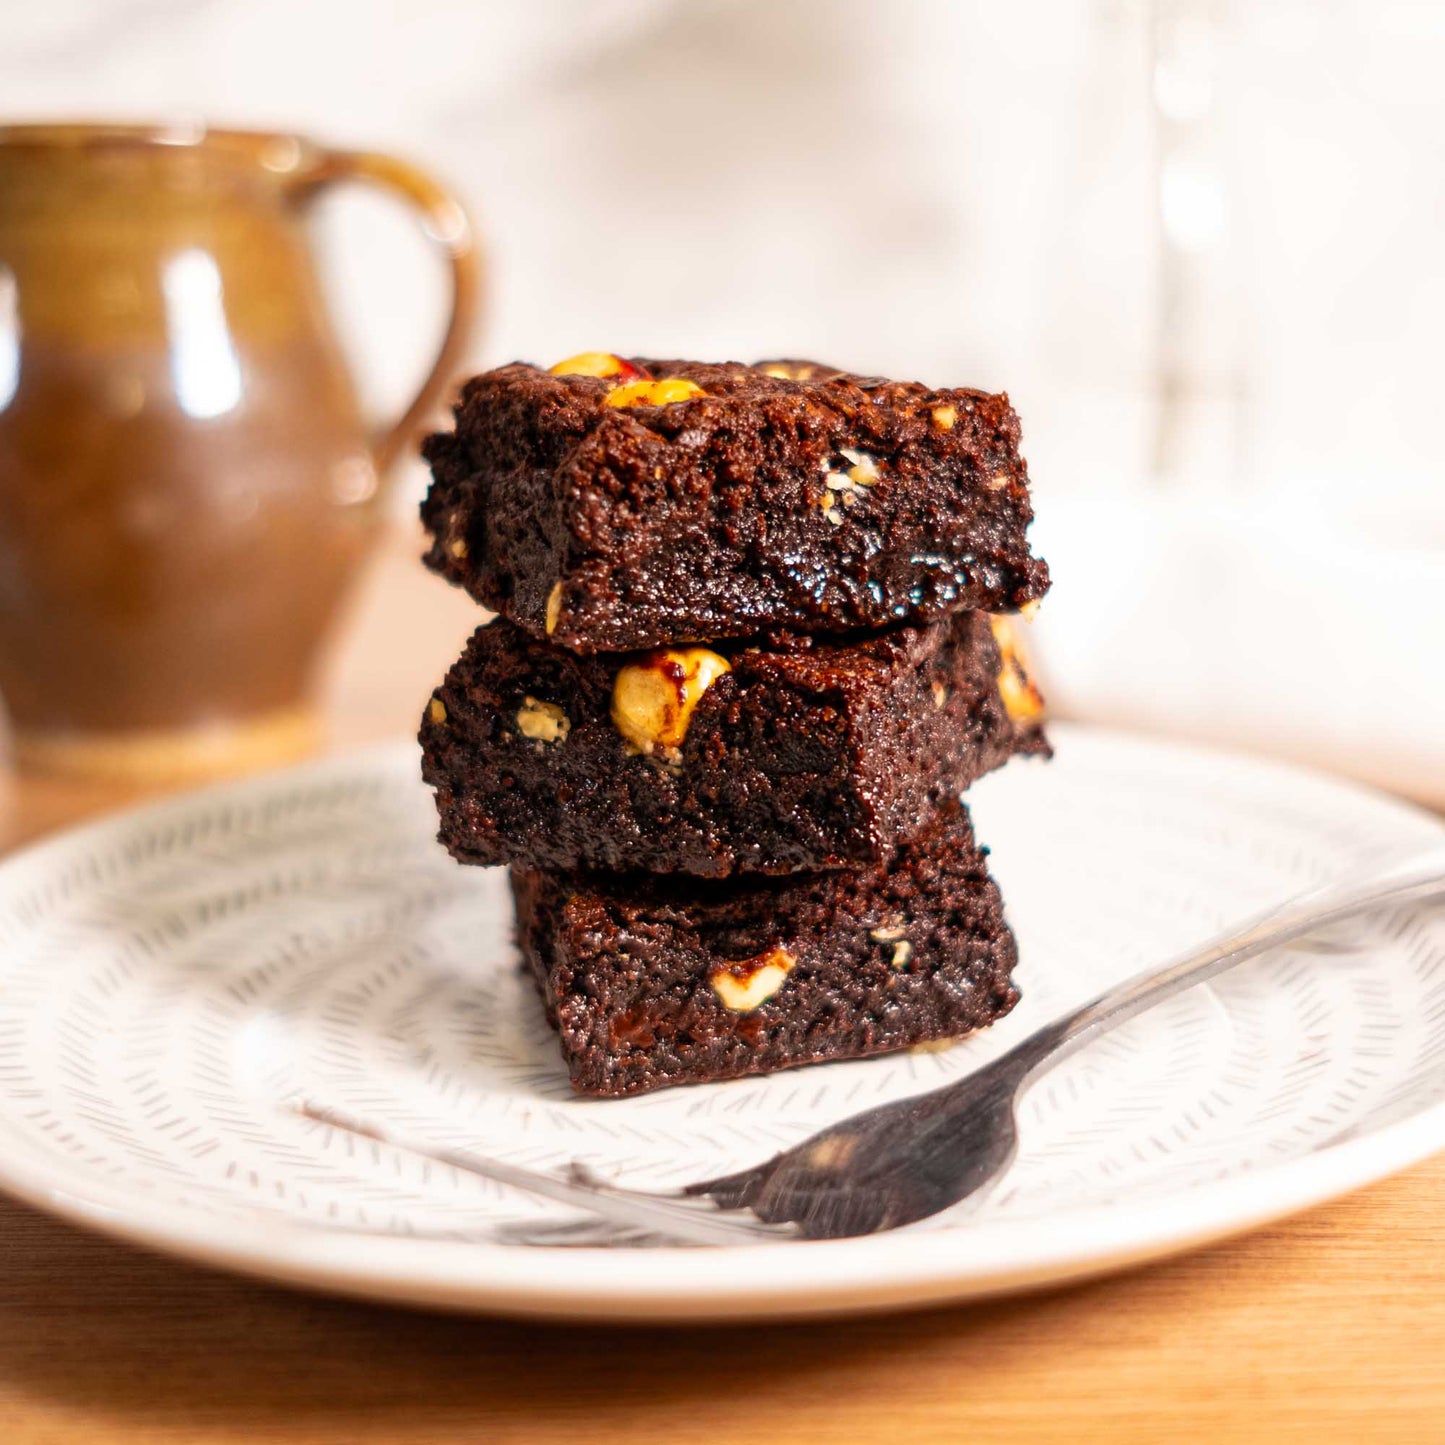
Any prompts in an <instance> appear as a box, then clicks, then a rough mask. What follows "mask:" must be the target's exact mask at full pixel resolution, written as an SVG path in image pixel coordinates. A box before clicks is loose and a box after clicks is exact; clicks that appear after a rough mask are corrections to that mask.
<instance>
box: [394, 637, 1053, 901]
mask: <svg viewBox="0 0 1445 1445" xmlns="http://www.w3.org/2000/svg"><path fill="white" fill-rule="evenodd" d="M704 665H706V666H707V667H708V668H709V669H710V671H701V670H700V668H701V667H702V666H704ZM1006 672H1007V669H1006V667H1005V664H1004V661H1003V659H1002V658H1001V655H1000V650H999V647H998V644H997V643H996V641H995V639H994V635H993V632H992V630H991V628H990V626H989V619H988V618H987V617H986V616H984V615H983V614H982V613H976V612H968V613H960V614H958V615H957V616H956V617H952V618H949V619H947V620H945V621H943V622H938V623H934V624H932V625H930V626H926V627H908V626H903V627H895V628H892V629H890V630H889V631H887V632H882V633H873V634H869V635H867V636H865V637H864V638H862V639H861V640H859V641H856V642H838V641H825V640H820V639H811V638H797V639H787V640H784V641H782V642H781V643H780V644H779V645H778V646H777V647H776V648H773V649H765V648H762V647H756V646H747V647H741V648H733V649H730V656H729V657H727V658H724V657H722V656H721V655H720V654H718V653H714V652H711V651H703V650H701V649H675V650H670V651H665V652H660V653H652V654H621V655H618V654H600V653H599V654H594V655H593V656H591V657H579V656H577V655H576V654H574V653H570V652H564V651H563V650H562V649H561V648H557V647H552V646H551V645H550V644H548V643H544V642H537V641H536V640H534V639H533V638H531V637H529V636H528V635H527V634H526V633H525V632H523V631H522V630H521V629H520V628H518V627H515V626H513V625H512V624H511V623H510V622H508V621H506V620H505V619H504V618H498V619H497V620H496V621H494V622H491V623H489V624H488V625H486V626H484V627H481V628H479V629H478V630H477V632H476V633H475V634H474V636H473V637H472V640H471V642H470V643H469V644H468V646H467V649H466V651H465V652H464V653H463V654H462V656H461V658H460V659H459V660H458V662H457V663H456V664H455V665H454V666H453V668H452V670H451V672H450V673H449V674H448V675H447V678H446V681H445V682H444V683H443V684H442V685H441V686H440V687H439V688H438V689H437V690H436V692H435V693H434V694H433V697H432V700H431V703H430V704H429V705H428V707H427V710H426V713H425V715H424V717H423V720H422V727H421V744H422V771H423V775H424V776H425V778H426V780H427V781H428V782H429V783H431V784H432V785H433V787H435V789H436V801H437V809H438V811H439V813H440V815H441V832H440V837H441V841H442V842H443V843H444V844H445V845H446V847H447V848H448V850H449V851H450V852H451V853H452V855H453V856H454V857H456V858H457V859H459V860H461V861H462V862H465V863H524V864H527V865H529V866H531V867H537V868H547V869H575V868H590V869H600V870H608V871H619V872H620V871H647V872H654V873H670V872H674V871H681V872H687V873H694V874H700V875H703V876H707V877H719V878H720V877H726V876H727V875H729V874H732V873H734V872H758V873H791V872H796V871H801V870H808V869H812V870H817V869H831V868H840V867H848V866H852V867H856V866H859V865H862V864H868V863H876V862H878V861H879V860H880V859H881V858H882V857H883V856H884V855H885V854H886V853H887V852H888V850H889V849H890V848H891V847H892V846H893V844H894V843H895V842H896V841H897V839H899V838H900V837H906V836H907V835H908V834H910V833H912V832H914V831H915V830H916V829H917V827H918V826H919V823H920V820H921V819H922V818H923V816H924V815H925V813H926V812H927V810H928V808H929V806H930V804H931V803H932V802H933V801H936V800H937V799H938V798H940V797H942V796H943V795H944V794H945V793H948V792H955V793H956V792H958V791H959V790H960V789H962V788H964V787H966V786H967V785H968V784H969V783H970V782H972V781H973V780H974V779H975V778H977V777H978V776H980V775H981V774H982V773H985V772H987V771H989V770H990V769H992V768H995V767H998V766H999V765H1000V764H1001V763H1003V762H1005V761H1007V759H1008V758H1009V756H1010V755H1011V754H1012V753H1014V752H1047V750H1048V744H1047V743H1046V742H1045V740H1044V737H1043V733H1042V730H1041V728H1040V726H1039V724H1038V719H1037V716H1036V715H1029V714H1028V713H1027V712H1025V713H1023V714H1021V721H1019V722H1015V720H1014V718H1013V716H1011V714H1010V711H1009V705H1008V704H1007V703H1006V701H1005V699H1004V697H1003V696H1001V694H1000V685H1001V682H1003V681H1005V675H1006ZM1008 676H1010V677H1011V676H1012V674H1011V673H1008ZM1014 711H1015V712H1018V711H1019V709H1018V706H1017V704H1015V705H1014Z"/></svg>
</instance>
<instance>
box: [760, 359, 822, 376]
mask: <svg viewBox="0 0 1445 1445" xmlns="http://www.w3.org/2000/svg"><path fill="white" fill-rule="evenodd" d="M817 371H818V368H817V367H816V366H814V365H813V363H812V362H811V361H770V362H768V364H767V365H766V366H764V367H763V375H764V376H773V377H776V378H777V379H778V380H779V381H807V380H809V379H810V378H811V377H813V376H815V375H816V374H817Z"/></svg>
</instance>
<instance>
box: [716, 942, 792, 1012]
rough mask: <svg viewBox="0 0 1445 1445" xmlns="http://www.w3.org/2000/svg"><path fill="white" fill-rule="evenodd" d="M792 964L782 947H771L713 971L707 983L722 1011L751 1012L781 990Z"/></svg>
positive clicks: (789, 955) (788, 954) (787, 953)
mask: <svg viewBox="0 0 1445 1445" xmlns="http://www.w3.org/2000/svg"><path fill="white" fill-rule="evenodd" d="M794 963H795V959H794V958H793V955H792V954H791V953H789V952H788V950H787V949H786V948H773V949H769V950H768V952H767V953H760V954H758V956H757V957H756V958H746V959H743V960H742V962H740V963H730V964H727V965H725V966H724V967H722V968H718V969H714V970H713V973H712V975H711V977H710V978H709V979H708V982H709V983H711V984H712V990H713V992H714V993H715V994H716V995H717V996H718V997H719V998H720V999H721V1000H722V1002H723V1007H724V1008H729V1009H731V1010H732V1011H733V1012H734V1013H738V1014H745V1013H751V1012H752V1011H753V1010H754V1009H755V1008H757V1007H758V1006H759V1005H760V1004H763V1003H766V1002H767V1001H768V999H770V998H772V996H773V995H774V994H775V993H777V991H778V990H779V989H780V988H782V986H783V985H784V984H785V983H786V982H787V980H788V975H789V974H790V973H791V972H792V971H793V965H794Z"/></svg>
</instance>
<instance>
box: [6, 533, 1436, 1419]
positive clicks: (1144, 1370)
mask: <svg viewBox="0 0 1445 1445" xmlns="http://www.w3.org/2000/svg"><path fill="white" fill-rule="evenodd" d="M414 552H415V549H414V547H413V546H412V539H411V538H410V537H408V538H405V539H402V540H401V541H400V542H399V543H398V545H397V546H396V547H395V548H393V549H392V550H391V551H390V552H389V553H387V554H386V555H385V556H384V557H382V558H381V559H380V562H379V565H378V566H377V568H376V570H375V573H374V575H373V577H372V579H371V582H370V584H369V586H368V588H367V590H366V592H365V594H364V596H363V597H362V598H361V599H360V603H359V606H358V608H357V609H356V615H355V616H354V617H353V619H352V622H351V625H350V627H349V629H348V632H347V635H346V638H345V640H344V642H343V645H342V646H341V647H340V649H339V650H338V658H337V665H336V672H335V677H334V685H333V687H332V689H331V697H332V700H333V702H332V709H331V713H332V716H333V718H334V720H335V734H336V738H337V740H338V743H352V742H357V741H361V740H366V739H370V738H375V737H379V736H394V735H400V734H403V733H406V732H409V731H410V730H411V728H412V725H413V718H414V715H415V713H416V711H417V706H418V699H419V698H422V697H424V696H425V695H426V693H427V691H428V690H429V688H430V687H431V685H432V683H433V681H434V680H435V679H436V678H437V677H439V676H440V674H441V672H442V670H443V668H444V666H445V665H446V663H447V662H449V661H450V659H451V658H452V657H453V656H454V655H455V654H456V652H457V651H458V650H459V648H460V644H461V640H462V638H463V637H464V636H465V635H466V633H467V631H468V630H469V628H470V626H471V625H472V623H473V620H474V617H473V613H472V611H471V609H470V608H469V607H468V606H467V605H466V604H465V603H464V602H463V601H462V599H460V598H458V597H457V596H456V595H455V594H452V593H449V592H448V590H447V589H446V588H444V587H442V586H441V585H440V584H439V583H436V582H433V581H431V580H430V579H429V578H427V577H425V576H424V575H423V574H422V572H421V570H420V569H419V568H418V567H417V566H416V565H415V563H414V562H413V561H412V560H411V559H412V557H413V556H414ZM123 801H125V795H124V793H123V791H122V790H119V789H106V788H95V787H79V786H76V785H62V784H58V783H53V782H51V783H41V782H36V781H23V782H22V781H12V782H11V783H10V785H9V788H8V792H7V793H6V795H5V797H4V800H3V804H0V844H3V845H5V846H11V845H14V844H15V843H18V842H20V841H21V840H23V839H26V838H29V837H32V836H35V835H37V834H39V833H42V832H45V831H48V830H50V829H52V828H55V827H58V826H60V825H62V824H64V823H66V822H69V821H71V820H73V819H77V818H80V817H83V816H86V815H88V814H91V813H94V812H97V811H100V810H103V809H105V808H108V807H113V806H115V805H117V804H118V803H120V802H123ZM1304 1439H1309V1440H1328V1441H1330V1442H1331V1445H1351V1442H1356V1441H1370V1440H1398V1441H1406V1440H1408V1441H1442V1440H1445V1161H1437V1162H1434V1163H1431V1164H1427V1165H1425V1166H1423V1167H1420V1168H1417V1169H1415V1170H1412V1171H1411V1172H1410V1173H1408V1174H1406V1175H1403V1176H1401V1177H1400V1178H1397V1179H1394V1180H1391V1181H1389V1182H1387V1183H1384V1184H1381V1185H1377V1186H1376V1187H1374V1188H1372V1189H1369V1190H1366V1191H1365V1192H1363V1193H1362V1194H1359V1195H1356V1196H1355V1197H1353V1198H1350V1199H1347V1200H1344V1201H1343V1202H1341V1203H1338V1204H1334V1205H1331V1206H1329V1207H1327V1208H1323V1209H1318V1210H1316V1211H1314V1212H1313V1213H1311V1214H1307V1215H1305V1216H1303V1217H1302V1218H1300V1219H1297V1220H1295V1221H1293V1222H1291V1223H1288V1224H1285V1225H1281V1226H1279V1227H1277V1228H1274V1229H1269V1230H1264V1231H1261V1232H1260V1233H1258V1234H1255V1235H1253V1236H1251V1237H1249V1238H1247V1239H1242V1240H1240V1241H1238V1242H1236V1243H1232V1244H1227V1245H1223V1246H1218V1247H1216V1248H1214V1249H1210V1250H1206V1251H1204V1252H1201V1253H1198V1254H1194V1255H1190V1256H1188V1257H1186V1258H1183V1259H1180V1260H1177V1261H1175V1262H1173V1263H1169V1264H1164V1265H1160V1266H1156V1267H1154V1268H1152V1269H1147V1270H1143V1271H1139V1272H1136V1273H1134V1274H1131V1275H1127V1276H1124V1277H1122V1278H1118V1279H1113V1280H1109V1281H1106V1282H1104V1283H1100V1284H1093V1285H1088V1286H1084V1287H1078V1288H1074V1289H1070V1290H1067V1291H1064V1292H1061V1293H1056V1294H1052V1295H1046V1296H1043V1297H1037V1298H1031V1299H1024V1300H1016V1301H1010V1302H1005V1303H999V1304H989V1305H979V1306H974V1307H968V1308H960V1309H949V1310H940V1311H936V1312H934V1313H929V1314H915V1315H906V1316H893V1317H887V1318H880V1319H872V1320H863V1321H856V1322H850V1323H839V1324H827V1325H797V1326H768V1327H757V1328H748V1327H742V1328H739V1327H733V1328H728V1329H692V1330H687V1329H665V1330H645V1331H641V1330H626V1329H593V1328H587V1329H582V1328H575V1329H574V1328H556V1327H546V1328H543V1327H538V1326H532V1325H520V1324H513V1323H508V1322H505V1321H502V1322H493V1321H488V1320H463V1319H448V1318H442V1317H431V1316H426V1315H420V1314H411V1313H406V1312H402V1311H395V1310H389V1309H382V1308H369V1307H365V1306H359V1305H354V1304H347V1303H340V1302H337V1301H332V1300H327V1299H320V1298H311V1297H308V1296H306V1295H301V1294H291V1293H287V1292H285V1291H282V1290H279V1289H272V1288H269V1287H267V1286H265V1285H261V1284H253V1283H250V1282H248V1281H245V1280H240V1279H231V1278H227V1277H225V1276H222V1275H215V1274H208V1273H205V1272H203V1271H200V1270H197V1269H194V1268H191V1267H189V1266H185V1265H180V1264H174V1263H171V1262H169V1261H167V1260H164V1259H158V1258H152V1257H150V1256H148V1255H145V1254H141V1253H138V1252H136V1251H134V1250H131V1249H129V1248H126V1247H123V1246H121V1245H118V1244H113V1243H110V1242H108V1241H105V1240H102V1239H95V1238H91V1237H89V1236H87V1235H84V1234H80V1233H78V1232H76V1231H74V1230H72V1229H70V1228H68V1227H67V1226H65V1225H62V1224H58V1223H53V1222H52V1221H50V1220H48V1219H45V1218H42V1217H41V1216H39V1215H36V1214H32V1213H31V1212H29V1211H28V1210H26V1209H24V1208H22V1207H20V1206H18V1205H12V1204H9V1203H6V1202H4V1201H0V1442H3V1445H29V1442H42V1441H44V1442H54V1441H64V1442H72V1441H74V1442H82V1441H83V1442H87V1445H92V1442H94V1445H111V1442H122V1441H125V1442H130V1441H177V1442H179V1441H185V1442H192V1441H207V1442H209V1441H247V1442H258V1441H266V1442H271V1441H286V1442H301V1441H305V1442H320V1441H325V1442H334V1445H353V1442H370V1441H378V1442H383V1441H384V1442H387V1445H410V1442H419V1441H448V1442H450V1441H462V1440H477V1441H488V1442H506V1441H526V1442H529V1445H548V1442H552V1441H559V1442H560V1441H568V1442H571V1445H578V1442H582V1445H592V1442H596V1441H613V1440H616V1441H627V1442H634V1441H635V1442H647V1445H692V1442H707V1445H723V1442H732V1441H756V1442H766V1445H793V1442H804V1441H808V1442H811V1441H841V1440H864V1441H891V1440H911V1441H918V1442H925V1441H975V1442H977V1441H994V1440H1010V1441H1031V1440H1070V1441H1093V1440H1100V1441H1103V1440H1108V1441H1149V1442H1173V1441H1195V1440H1199V1441H1209V1442H1221V1441H1227V1440H1271V1441H1278V1440H1304Z"/></svg>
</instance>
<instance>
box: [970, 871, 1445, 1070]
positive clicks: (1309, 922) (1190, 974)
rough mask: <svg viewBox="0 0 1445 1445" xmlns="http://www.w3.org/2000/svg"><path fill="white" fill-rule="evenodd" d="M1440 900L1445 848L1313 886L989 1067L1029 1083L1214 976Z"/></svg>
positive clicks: (1095, 1002) (1083, 1009)
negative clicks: (1389, 912)
mask: <svg viewBox="0 0 1445 1445" xmlns="http://www.w3.org/2000/svg"><path fill="white" fill-rule="evenodd" d="M1442 895H1445V849H1437V850H1434V851H1432V852H1430V853H1426V854H1423V855H1422V854H1418V853H1416V854H1413V855H1411V856H1410V857H1409V858H1406V859H1403V860H1401V861H1398V862H1396V863H1394V864H1391V865H1390V866H1388V867H1386V868H1383V869H1381V870H1380V871H1379V872H1377V873H1372V874H1369V875H1367V876H1366V877H1365V878H1363V879H1352V880H1350V881H1349V882H1346V883H1327V884H1325V885H1323V886H1322V887H1319V888H1311V889H1309V890H1308V891H1307V892H1304V893H1299V894H1296V895H1295V896H1294V897H1293V898H1290V899H1288V900H1287V901H1286V902H1284V903H1282V904H1278V905H1276V906H1275V907H1273V908H1270V909H1267V910H1266V911H1265V912H1263V913H1260V914H1257V915H1256V916H1255V917H1254V918H1252V919H1250V920H1249V921H1248V922H1247V923H1244V924H1241V925H1239V926H1237V927H1234V928H1231V929H1230V930H1228V932H1226V933H1222V934H1220V935H1219V936H1218V937H1217V938H1215V939H1213V940H1211V941H1210V942H1209V943H1206V944H1204V945H1203V946H1202V947H1199V948H1196V949H1192V950H1190V952H1188V953H1186V954H1183V955H1181V956H1180V957H1179V958H1176V959H1175V960H1174V961H1173V962H1172V963H1169V964H1166V965H1165V966H1164V967H1163V968H1151V969H1148V970H1147V971H1146V972H1144V973H1139V974H1135V975H1134V977H1133V978H1130V979H1126V980H1125V981H1124V982H1123V983H1120V984H1117V985H1115V987H1113V988H1111V989H1108V990H1106V991H1105V992H1104V993H1101V994H1099V995H1098V997H1097V998H1093V999H1090V1000H1089V1002H1088V1003H1086V1004H1083V1005H1081V1006H1080V1007H1079V1008H1077V1009H1075V1010H1074V1011H1073V1012H1072V1013H1068V1014H1065V1015H1063V1016H1062V1017H1061V1018H1057V1019H1055V1020H1053V1021H1052V1022H1051V1023H1048V1024H1045V1025H1044V1027H1043V1028H1041V1029H1039V1030H1037V1031H1036V1032H1035V1033H1032V1034H1030V1035H1029V1036H1028V1038H1026V1039H1024V1040H1023V1042H1022V1043H1020V1044H1017V1045H1016V1046H1015V1047H1014V1048H1012V1049H1010V1050H1009V1051H1008V1053H1006V1054H1004V1055H1003V1056H1002V1057H1000V1058H999V1059H997V1060H996V1061H995V1063H994V1064H993V1065H990V1066H989V1067H990V1068H997V1069H998V1070H999V1072H1000V1073H1008V1074H1012V1075H1013V1076H1014V1077H1016V1078H1019V1079H1022V1078H1025V1077H1027V1076H1028V1075H1029V1074H1031V1073H1033V1072H1034V1071H1035V1070H1037V1069H1039V1068H1040V1067H1041V1066H1042V1065H1043V1064H1045V1063H1046V1062H1047V1063H1048V1064H1049V1065H1050V1066H1052V1065H1053V1064H1055V1063H1057V1062H1058V1061H1059V1060H1060V1059H1062V1058H1065V1057H1067V1056H1068V1055H1069V1054H1072V1053H1074V1052H1075V1051H1076V1050H1078V1049H1079V1048H1082V1047H1083V1045H1084V1044H1086V1043H1090V1042H1092V1041H1093V1040H1094V1039H1096V1038H1098V1037H1099V1036H1100V1035H1101V1034H1104V1033H1107V1032H1108V1031H1109V1030H1110V1029H1112V1028H1117V1027H1118V1026H1119V1025H1120V1024H1122V1023H1127V1022H1128V1021H1129V1020H1130V1019H1132V1018H1134V1017H1135V1016H1136V1015H1138V1014H1141V1013H1143V1012H1144V1011H1145V1010H1146V1009H1148V1008H1152V1007H1153V1006H1154V1005H1155V1004H1156V1003H1159V1002H1161V1001H1162V1000H1163V999H1166V998H1169V997H1171V996H1172V995H1174V994H1176V993H1182V992H1183V991H1184V990H1185V989H1187V988H1193V987H1194V986H1195V985H1196V984H1200V983H1204V982H1206V981H1207V980H1208V979H1211V978H1217V977H1218V976H1219V975H1220V974H1221V973H1225V972H1226V971H1227V970H1229V969H1231V968H1233V967H1234V966H1235V965H1236V964H1240V963H1243V962H1245V961H1246V960H1247V959H1251V958H1255V957H1257V956H1258V955H1259V954H1261V953H1263V952H1265V951H1266V950H1267V949H1270V948H1276V947H1278V946H1279V945H1280V944H1282V943H1289V942H1291V941H1292V940H1294V939H1296V938H1302V937H1304V936H1305V935H1306V934H1308V933H1313V932H1315V931H1316V930H1317V929H1320V928H1323V927H1326V926H1327V925H1329V924H1331V923H1338V922H1340V921H1341V920H1342V919H1345V918H1351V917H1353V916H1354V915H1356V914H1359V913H1364V912H1366V911H1368V910H1370V909H1372V908H1378V907H1380V906H1382V905H1384V904H1387V903H1408V902H1412V901H1416V900H1423V899H1427V898H1434V897H1440V896H1442Z"/></svg>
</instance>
